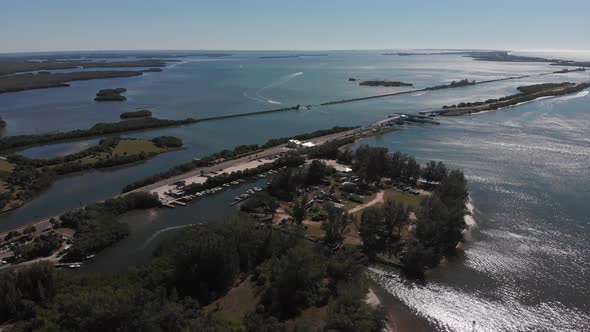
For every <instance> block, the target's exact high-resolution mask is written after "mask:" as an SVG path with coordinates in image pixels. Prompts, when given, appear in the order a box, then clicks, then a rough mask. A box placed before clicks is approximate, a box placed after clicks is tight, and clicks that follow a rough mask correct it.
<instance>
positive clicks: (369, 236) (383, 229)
mask: <svg viewBox="0 0 590 332" xmlns="http://www.w3.org/2000/svg"><path fill="white" fill-rule="evenodd" d="M359 232H360V236H361V239H362V240H363V252H364V253H365V254H366V255H367V256H368V257H369V258H370V259H372V260H374V259H375V257H376V256H377V254H378V253H380V252H382V251H383V250H384V249H385V245H386V241H387V237H386V233H387V226H386V224H385V216H384V213H383V209H380V208H377V207H369V208H366V209H365V210H364V211H363V214H362V215H361V226H360V229H359Z"/></svg>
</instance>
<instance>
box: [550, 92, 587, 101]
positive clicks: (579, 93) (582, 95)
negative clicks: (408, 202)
mask: <svg viewBox="0 0 590 332" xmlns="http://www.w3.org/2000/svg"><path fill="white" fill-rule="evenodd" d="M588 94H590V91H588V90H584V91H580V92H578V93H576V94H575V95H573V96H565V97H560V98H557V100H559V101H567V100H572V99H577V98H582V97H586V96H587V95H588Z"/></svg>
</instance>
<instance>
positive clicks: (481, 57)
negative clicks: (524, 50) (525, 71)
mask: <svg viewBox="0 0 590 332" xmlns="http://www.w3.org/2000/svg"><path fill="white" fill-rule="evenodd" d="M382 55H398V56H414V55H464V56H466V57H469V58H473V59H474V60H477V61H497V62H548V63H550V64H551V65H552V66H576V67H590V61H573V60H562V59H548V58H542V57H532V56H524V55H514V54H511V53H510V52H508V51H448V52H423V53H421V52H394V53H383V54H382Z"/></svg>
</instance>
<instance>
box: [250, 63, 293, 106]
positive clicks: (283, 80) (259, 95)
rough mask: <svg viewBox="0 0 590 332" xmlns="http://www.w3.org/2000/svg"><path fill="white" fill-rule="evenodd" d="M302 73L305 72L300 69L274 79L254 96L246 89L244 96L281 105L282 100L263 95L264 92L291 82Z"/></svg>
mask: <svg viewBox="0 0 590 332" xmlns="http://www.w3.org/2000/svg"><path fill="white" fill-rule="evenodd" d="M301 75H303V72H300V71H299V72H296V73H291V74H289V75H285V76H281V77H280V78H279V79H278V80H276V81H273V82H271V83H270V84H268V85H266V86H264V87H262V88H261V89H260V90H258V91H256V92H255V93H254V96H250V95H248V93H247V92H246V91H244V92H243V93H242V94H243V95H244V97H246V98H248V99H251V100H256V101H261V102H263V103H269V104H275V105H280V104H281V102H280V101H278V100H274V99H272V98H269V97H267V96H265V95H263V94H262V93H263V92H264V91H265V90H267V89H271V88H276V87H278V86H281V85H283V84H285V83H287V82H289V81H290V80H292V79H294V78H295V77H298V76H301Z"/></svg>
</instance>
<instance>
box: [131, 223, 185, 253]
mask: <svg viewBox="0 0 590 332" xmlns="http://www.w3.org/2000/svg"><path fill="white" fill-rule="evenodd" d="M188 226H193V224H188V225H180V226H172V227H168V228H164V229H161V230H159V231H157V232H155V233H154V235H152V236H150V238H149V239H147V240H146V241H145V242H144V243H143V246H142V249H143V248H145V247H147V246H148V245H149V244H150V243H151V242H152V241H153V240H155V239H156V238H157V237H158V236H160V234H162V233H164V232H168V231H172V230H175V229H179V228H185V227H188Z"/></svg>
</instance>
